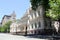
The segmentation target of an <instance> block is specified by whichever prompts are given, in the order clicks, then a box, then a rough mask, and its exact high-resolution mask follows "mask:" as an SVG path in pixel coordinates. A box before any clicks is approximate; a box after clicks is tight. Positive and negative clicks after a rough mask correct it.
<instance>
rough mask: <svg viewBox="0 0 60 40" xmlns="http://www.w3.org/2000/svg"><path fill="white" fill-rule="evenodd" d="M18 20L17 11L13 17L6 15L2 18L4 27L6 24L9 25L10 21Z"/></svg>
mask: <svg viewBox="0 0 60 40" xmlns="http://www.w3.org/2000/svg"><path fill="white" fill-rule="evenodd" d="M14 20H16V14H15V11H13V13H12V14H11V15H4V16H3V18H2V22H1V23H2V25H4V24H5V23H7V22H8V21H12V22H13V21H14Z"/></svg>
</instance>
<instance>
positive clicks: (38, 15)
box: [27, 6, 45, 35]
mask: <svg viewBox="0 0 60 40" xmlns="http://www.w3.org/2000/svg"><path fill="white" fill-rule="evenodd" d="M42 9H43V8H42V6H39V7H38V8H37V10H36V11H34V10H32V8H29V11H28V12H29V13H28V17H29V20H28V21H29V22H28V27H27V34H28V35H29V34H40V33H42V32H43V31H44V30H43V29H44V27H45V26H44V18H43V13H44V12H43V11H42Z"/></svg>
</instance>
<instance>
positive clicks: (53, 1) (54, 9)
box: [46, 0, 60, 20]
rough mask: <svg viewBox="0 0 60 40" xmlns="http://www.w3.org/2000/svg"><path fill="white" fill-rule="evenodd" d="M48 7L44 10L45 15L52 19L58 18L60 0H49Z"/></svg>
mask: <svg viewBox="0 0 60 40" xmlns="http://www.w3.org/2000/svg"><path fill="white" fill-rule="evenodd" d="M49 5H50V9H48V11H46V16H48V17H50V18H52V19H53V20H59V19H60V0H49Z"/></svg>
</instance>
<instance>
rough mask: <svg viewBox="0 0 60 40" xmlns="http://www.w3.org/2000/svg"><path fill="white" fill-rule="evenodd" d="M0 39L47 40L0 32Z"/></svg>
mask: <svg viewBox="0 0 60 40" xmlns="http://www.w3.org/2000/svg"><path fill="white" fill-rule="evenodd" d="M0 40H48V39H38V38H28V37H24V36H17V35H11V34H4V33H0Z"/></svg>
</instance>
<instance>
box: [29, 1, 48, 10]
mask: <svg viewBox="0 0 60 40" xmlns="http://www.w3.org/2000/svg"><path fill="white" fill-rule="evenodd" d="M30 2H31V5H32V9H33V10H36V9H37V8H38V6H40V5H43V6H44V7H45V8H46V9H47V8H49V5H48V3H49V0H30Z"/></svg>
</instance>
